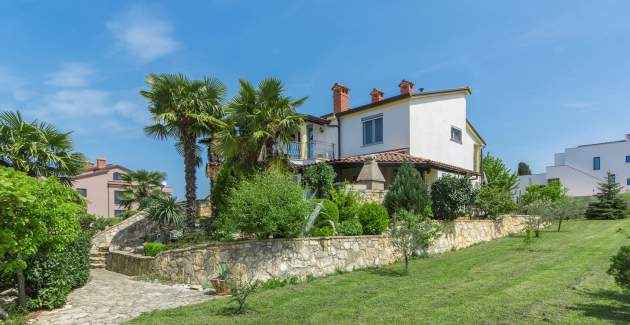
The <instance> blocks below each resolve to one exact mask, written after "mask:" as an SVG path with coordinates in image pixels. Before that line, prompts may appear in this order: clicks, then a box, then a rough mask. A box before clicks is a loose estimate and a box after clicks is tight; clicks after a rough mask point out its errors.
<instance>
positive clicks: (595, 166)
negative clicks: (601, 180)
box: [593, 157, 601, 170]
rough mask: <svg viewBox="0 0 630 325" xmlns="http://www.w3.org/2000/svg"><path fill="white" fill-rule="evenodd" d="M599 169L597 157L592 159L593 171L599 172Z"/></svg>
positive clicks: (599, 160) (599, 163) (599, 164)
mask: <svg viewBox="0 0 630 325" xmlns="http://www.w3.org/2000/svg"><path fill="white" fill-rule="evenodd" d="M600 168H601V159H599V157H593V170H599V169H600Z"/></svg>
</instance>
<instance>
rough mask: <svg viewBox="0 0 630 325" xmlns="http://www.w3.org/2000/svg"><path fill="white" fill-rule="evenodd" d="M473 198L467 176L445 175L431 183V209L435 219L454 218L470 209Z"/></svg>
mask: <svg viewBox="0 0 630 325" xmlns="http://www.w3.org/2000/svg"><path fill="white" fill-rule="evenodd" d="M474 200H475V191H474V189H473V186H472V183H471V182H470V180H469V179H468V177H462V176H451V175H446V176H444V177H441V178H440V179H438V180H437V181H435V183H433V185H431V202H432V204H431V209H432V211H433V215H434V216H435V218H436V219H443V220H455V219H456V218H458V217H461V216H463V215H465V214H466V213H468V212H469V211H470V208H471V206H472V204H473V203H474Z"/></svg>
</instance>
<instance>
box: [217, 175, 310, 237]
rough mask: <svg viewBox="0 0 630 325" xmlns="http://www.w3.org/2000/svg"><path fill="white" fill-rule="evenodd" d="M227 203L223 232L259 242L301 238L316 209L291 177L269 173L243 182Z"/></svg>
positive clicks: (222, 224)
mask: <svg viewBox="0 0 630 325" xmlns="http://www.w3.org/2000/svg"><path fill="white" fill-rule="evenodd" d="M227 202H228V206H227V210H226V211H225V212H223V213H221V214H220V216H219V218H220V219H222V221H220V222H219V225H221V227H222V229H220V230H221V231H223V232H224V233H230V232H234V231H239V232H241V233H243V234H247V235H255V236H257V237H258V238H267V237H268V236H270V235H271V236H273V237H283V238H289V237H297V236H299V235H300V234H301V233H302V230H303V228H304V223H305V219H306V217H307V216H308V214H309V213H310V212H311V207H312V204H310V203H309V202H308V201H307V200H306V199H305V193H304V189H303V188H302V187H301V186H300V185H299V184H297V183H296V182H295V181H294V180H293V179H292V178H291V177H290V176H289V175H281V174H276V173H269V172H267V173H258V174H255V175H254V176H252V177H250V178H248V179H245V180H243V181H241V183H240V184H239V186H238V187H237V188H236V189H233V190H232V191H231V193H230V195H229V197H228V200H227ZM225 227H227V229H226V228H225Z"/></svg>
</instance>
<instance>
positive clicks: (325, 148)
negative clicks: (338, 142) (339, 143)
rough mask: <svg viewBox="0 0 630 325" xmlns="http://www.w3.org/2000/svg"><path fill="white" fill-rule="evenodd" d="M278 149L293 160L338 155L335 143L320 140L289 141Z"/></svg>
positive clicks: (319, 158) (332, 157)
mask: <svg viewBox="0 0 630 325" xmlns="http://www.w3.org/2000/svg"><path fill="white" fill-rule="evenodd" d="M277 150H278V151H279V152H280V153H284V154H286V155H288V156H289V159H291V160H293V161H308V160H331V159H335V157H336V155H335V144H334V143H327V142H320V141H308V142H297V141H296V142H289V143H286V144H280V145H279V146H278V147H277Z"/></svg>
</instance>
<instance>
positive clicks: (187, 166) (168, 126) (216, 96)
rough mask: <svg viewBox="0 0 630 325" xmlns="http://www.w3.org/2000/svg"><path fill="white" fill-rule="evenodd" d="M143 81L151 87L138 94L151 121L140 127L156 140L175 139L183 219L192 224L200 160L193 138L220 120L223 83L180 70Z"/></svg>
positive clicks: (205, 133) (153, 76) (193, 224)
mask: <svg viewBox="0 0 630 325" xmlns="http://www.w3.org/2000/svg"><path fill="white" fill-rule="evenodd" d="M145 82H146V83H147V84H148V85H149V87H150V88H151V89H150V90H147V91H144V90H143V91H141V92H140V94H141V95H142V96H144V97H146V98H147V99H148V100H149V112H151V114H152V119H153V122H154V124H152V125H149V126H147V127H145V128H144V131H145V133H146V134H147V135H149V136H151V137H154V138H157V139H160V140H165V139H169V138H171V139H175V140H176V141H177V144H176V148H177V151H178V152H179V153H180V154H182V155H183V156H184V174H185V181H186V223H187V225H188V227H189V228H194V226H195V214H196V209H195V201H196V199H197V195H196V190H197V184H196V169H197V167H198V166H199V164H200V163H201V157H200V154H199V151H200V148H199V146H198V144H197V139H198V138H200V137H203V136H206V135H208V134H209V133H211V132H212V130H213V129H215V128H217V127H218V126H220V125H223V124H224V123H223V121H221V118H222V117H223V107H222V102H223V99H224V97H225V86H224V85H223V83H221V82H220V81H219V80H217V79H213V78H204V79H202V80H190V79H188V78H187V77H186V76H184V75H182V74H151V75H149V76H147V77H146V80H145Z"/></svg>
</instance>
